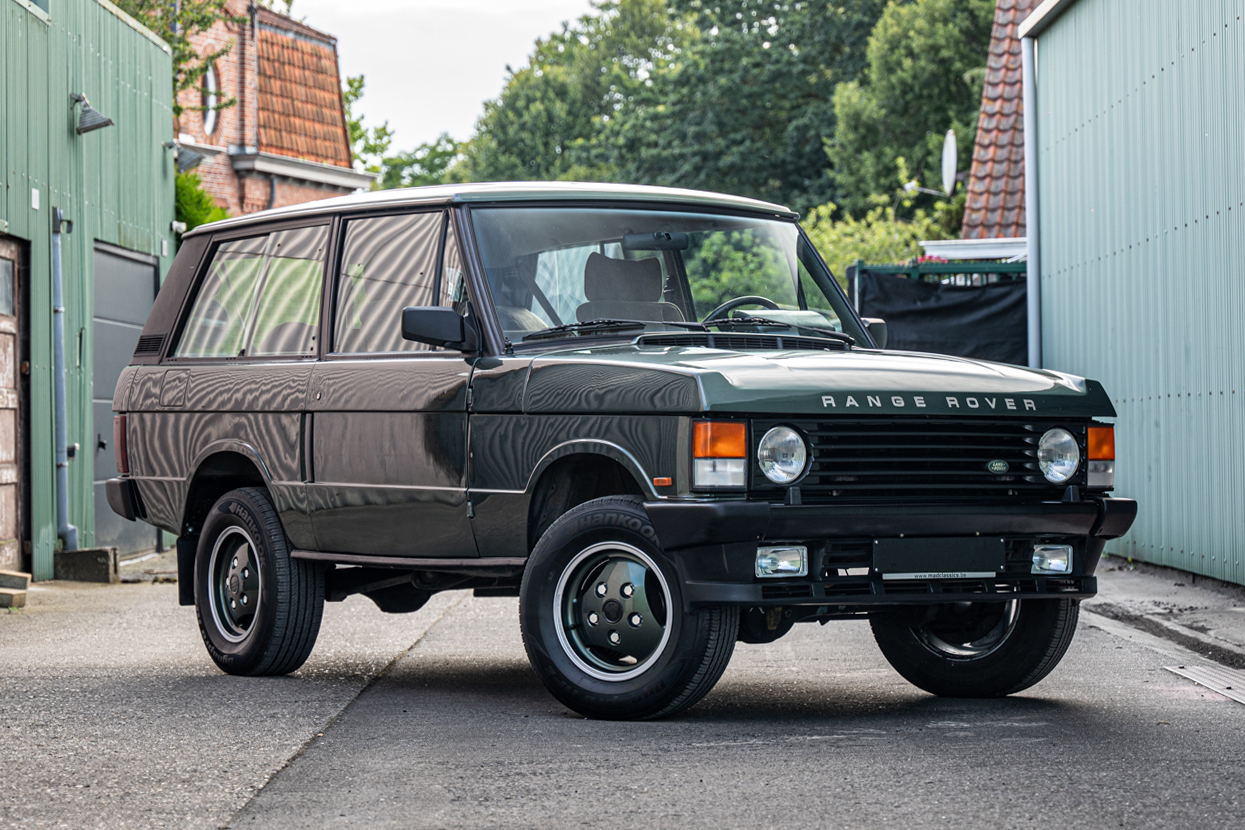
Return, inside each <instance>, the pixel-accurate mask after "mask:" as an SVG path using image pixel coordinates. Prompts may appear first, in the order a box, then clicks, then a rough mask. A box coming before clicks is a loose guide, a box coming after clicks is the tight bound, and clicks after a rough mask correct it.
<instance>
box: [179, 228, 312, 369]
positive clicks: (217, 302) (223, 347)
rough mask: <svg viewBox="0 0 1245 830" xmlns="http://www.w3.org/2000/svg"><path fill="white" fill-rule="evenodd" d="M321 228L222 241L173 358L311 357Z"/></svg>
mask: <svg viewBox="0 0 1245 830" xmlns="http://www.w3.org/2000/svg"><path fill="white" fill-rule="evenodd" d="M328 239H329V226H328V225H318V226H315V227H310V228H295V229H292V230H285V231H275V232H273V233H268V234H262V235H257V236H252V237H247V238H245V239H234V240H229V241H227V242H222V243H220V244H219V245H217V246H216V249H215V250H214V252H213V253H212V256H211V257H210V260H209V263H208V266H207V270H206V273H205V274H204V276H203V279H202V281H201V282H200V286H199V291H198V294H197V295H196V296H195V300H194V304H193V305H192V306H191V310H190V314H189V315H188V316H187V318H186V323H185V325H184V326H183V328H182V334H181V337H180V338H179V339H178V342H177V345H176V346H175V347H174V349H173V351H172V354H171V356H173V357H247V356H252V357H278V356H301V357H313V356H315V354H316V346H317V340H318V338H319V333H320V296H321V291H322V286H323V280H324V260H325V254H326V250H327V248H328Z"/></svg>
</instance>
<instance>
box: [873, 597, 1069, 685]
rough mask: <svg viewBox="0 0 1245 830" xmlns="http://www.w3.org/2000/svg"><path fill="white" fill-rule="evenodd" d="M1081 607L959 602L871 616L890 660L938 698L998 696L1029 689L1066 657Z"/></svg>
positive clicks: (1060, 602)
mask: <svg viewBox="0 0 1245 830" xmlns="http://www.w3.org/2000/svg"><path fill="white" fill-rule="evenodd" d="M1079 609H1080V606H1079V605H1078V604H1077V602H1076V601H1075V600H1071V599H1027V600H1011V601H1009V602H959V603H951V604H947V605H935V606H928V607H921V608H913V609H906V610H902V611H897V612H895V613H893V614H890V615H886V616H879V617H875V618H874V619H873V620H872V625H873V637H874V639H875V640H877V644H878V647H879V648H880V649H881V650H882V654H883V655H884V656H885V657H886V659H887V661H888V662H889V663H890V664H891V666H892V667H893V668H894V669H895V671H897V672H899V673H900V674H901V675H903V677H904V679H905V680H907V681H908V682H909V683H911V684H912V685H914V686H918V687H920V688H922V689H924V690H925V691H927V692H930V693H931V694H935V695H941V696H943V697H1001V696H1003V695H1010V694H1013V693H1014V692H1019V691H1021V690H1023V689H1027V688H1029V687H1030V686H1032V685H1033V684H1034V683H1037V682H1038V681H1039V680H1041V679H1042V678H1044V677H1046V675H1047V674H1049V673H1050V671H1051V670H1052V669H1053V668H1055V666H1056V665H1057V664H1058V663H1059V661H1060V660H1061V659H1062V658H1063V655H1064V652H1066V651H1067V650H1068V645H1069V644H1070V643H1071V642H1072V635H1073V634H1075V633H1076V621H1077V616H1078V613H1079Z"/></svg>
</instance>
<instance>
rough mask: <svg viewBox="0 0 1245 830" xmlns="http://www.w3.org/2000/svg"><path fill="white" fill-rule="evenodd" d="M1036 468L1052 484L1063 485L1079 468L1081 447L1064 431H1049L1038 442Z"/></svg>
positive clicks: (1070, 434)
mask: <svg viewBox="0 0 1245 830" xmlns="http://www.w3.org/2000/svg"><path fill="white" fill-rule="evenodd" d="M1037 455H1038V467H1039V468H1040V469H1041V470H1042V475H1044V476H1046V480H1047V481H1049V482H1051V483H1052V484H1063V483H1064V482H1065V481H1067V480H1068V479H1070V478H1072V476H1074V475H1076V469H1077V467H1079V466H1081V447H1080V445H1079V444H1077V443H1076V439H1075V438H1073V437H1072V433H1070V432H1068V431H1067V430H1066V429H1057V428H1056V429H1050V430H1047V431H1046V434H1045V435H1043V436H1042V440H1041V441H1038V453H1037Z"/></svg>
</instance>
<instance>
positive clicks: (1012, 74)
mask: <svg viewBox="0 0 1245 830" xmlns="http://www.w3.org/2000/svg"><path fill="white" fill-rule="evenodd" d="M1037 4H1038V0H998V2H997V3H996V4H995V11H994V30H993V33H992V35H991V40H990V52H989V57H988V60H987V65H986V83H985V88H984V89H983V91H982V98H981V120H980V122H979V123H978V126H977V141H976V145H975V146H974V148H973V168H972V171H971V172H970V174H969V179H968V193H969V196H968V200H967V204H966V206H965V208H964V227H963V230H962V232H961V236H963V238H965V239H991V238H997V237H1010V236H1024V235H1025V213H1024V188H1025V179H1024V121H1023V117H1022V113H1023V111H1024V108H1023V100H1022V95H1023V86H1022V73H1021V58H1020V40H1019V39H1018V38H1017V37H1016V29H1017V27H1018V26H1019V25H1020V23H1021V22H1023V21H1024V19H1025V18H1026V17H1028V16H1029V13H1030V12H1031V11H1032V10H1033V8H1034V6H1036V5H1037Z"/></svg>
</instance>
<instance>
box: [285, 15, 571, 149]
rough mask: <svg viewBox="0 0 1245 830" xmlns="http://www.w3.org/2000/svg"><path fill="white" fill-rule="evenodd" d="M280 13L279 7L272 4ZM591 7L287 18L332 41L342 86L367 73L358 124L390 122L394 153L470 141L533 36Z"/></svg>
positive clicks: (524, 55) (527, 52)
mask: <svg viewBox="0 0 1245 830" xmlns="http://www.w3.org/2000/svg"><path fill="white" fill-rule="evenodd" d="M278 8H280V6H279V5H278ZM590 10H591V6H590V4H589V0H350V1H349V2H343V0H294V5H293V9H292V11H293V15H294V17H296V18H300V19H302V20H303V21H304V22H305V23H306V24H307V25H308V26H312V27H314V28H316V29H320V30H321V31H324V32H327V33H329V34H331V35H333V36H335V37H336V38H337V53H338V60H339V61H340V62H341V73H342V79H343V82H344V81H345V78H346V76H347V75H359V74H362V75H365V76H366V77H367V84H366V86H365V88H364V93H363V100H362V101H361V102H360V106H359V110H360V111H361V112H362V113H363V114H364V115H365V119H364V123H365V124H366V125H369V126H374V125H376V124H379V123H381V122H382V121H386V120H387V121H388V122H389V126H390V128H391V129H392V130H393V131H394V134H395V135H394V149H395V150H409V149H412V148H413V147H415V146H416V145H418V144H421V143H423V142H426V141H432V140H433V139H435V138H436V137H437V136H438V135H439V134H440V133H442V132H448V133H449V134H450V135H452V136H453V137H454V138H457V139H460V140H461V139H465V138H467V137H468V136H470V135H471V130H472V127H473V126H474V125H475V121H476V119H477V118H479V116H480V114H481V113H482V112H483V105H484V102H485V101H486V100H488V99H490V98H495V97H497V94H498V93H499V92H501V88H502V84H503V83H504V81H505V78H506V64H510V65H511V66H513V67H514V68H515V69H518V68H519V67H520V66H522V65H523V64H524V63H525V62H526V59H527V56H528V55H530V54H531V52H532V47H533V46H534V44H535V42H536V38H538V37H545V36H547V35H548V34H550V33H551V32H554V31H558V30H560V29H561V26H562V21H564V20H574V19H576V18H578V17H580V16H581V15H584V14H586V13H587V12H589V11H590Z"/></svg>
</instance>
